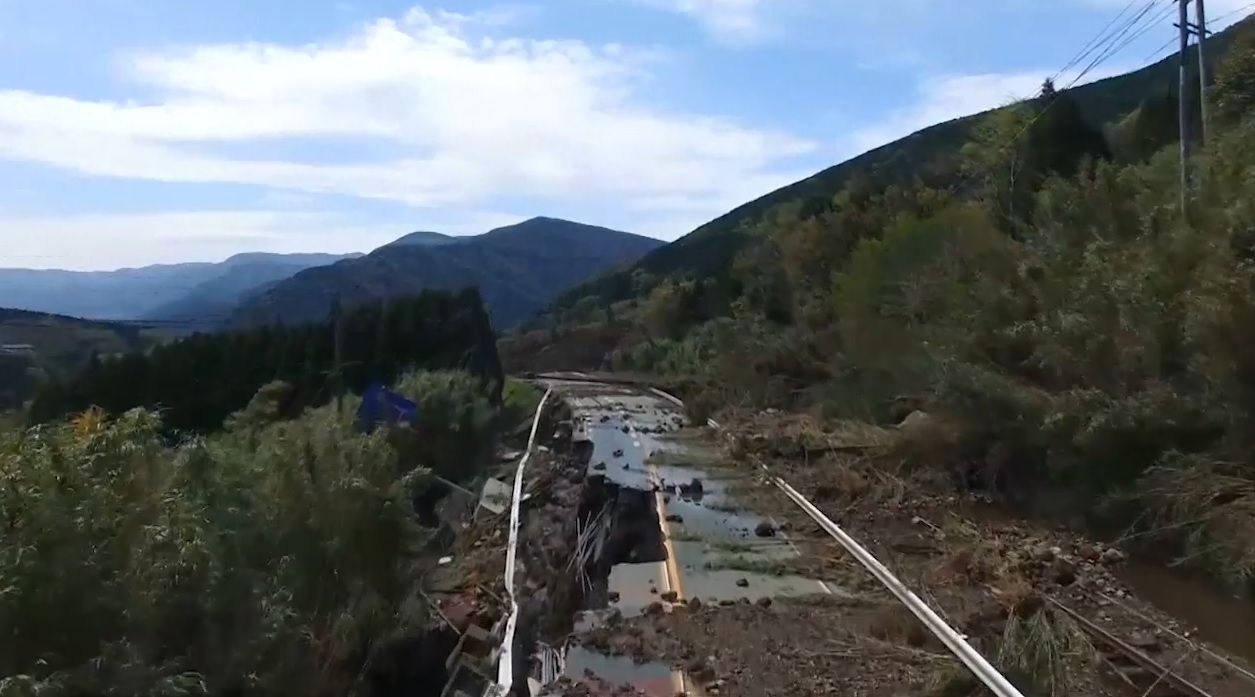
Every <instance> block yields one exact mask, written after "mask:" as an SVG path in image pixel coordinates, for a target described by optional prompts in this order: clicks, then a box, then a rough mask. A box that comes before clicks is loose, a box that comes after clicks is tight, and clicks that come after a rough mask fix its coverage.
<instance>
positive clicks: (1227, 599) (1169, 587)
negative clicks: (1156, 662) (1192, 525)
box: [962, 504, 1255, 666]
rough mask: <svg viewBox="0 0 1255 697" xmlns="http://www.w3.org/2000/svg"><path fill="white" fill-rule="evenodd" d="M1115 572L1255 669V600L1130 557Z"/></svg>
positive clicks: (1009, 518) (1007, 517) (968, 510)
mask: <svg viewBox="0 0 1255 697" xmlns="http://www.w3.org/2000/svg"><path fill="white" fill-rule="evenodd" d="M962 513H963V515H966V516H969V517H971V518H973V519H976V520H980V521H985V522H991V523H1006V522H1015V521H1018V520H1022V517H1021V516H1019V515H1017V514H1015V513H1013V512H1011V511H1008V510H1007V509H1005V508H1004V507H1003V506H1001V505H998V504H981V505H974V506H969V507H965V508H964V509H962ZM1113 571H1114V572H1115V574H1116V575H1117V576H1118V577H1119V578H1120V580H1121V581H1123V582H1124V583H1125V584H1127V585H1128V587H1129V588H1130V589H1131V590H1132V591H1133V592H1134V594H1135V595H1137V597H1139V598H1141V599H1143V600H1145V601H1146V602H1148V603H1150V604H1151V605H1154V606H1155V607H1157V608H1159V609H1160V610H1162V611H1163V612H1166V613H1167V614H1169V615H1171V616H1172V617H1174V618H1176V619H1177V620H1178V621H1180V622H1182V623H1184V624H1185V625H1186V626H1188V627H1191V628H1193V630H1194V632H1195V633H1196V634H1197V636H1198V637H1200V638H1202V639H1203V640H1204V641H1207V642H1210V643H1212V644H1215V645H1216V646H1219V647H1221V648H1223V649H1225V650H1226V651H1229V652H1231V653H1232V654H1233V655H1235V656H1238V657H1241V658H1243V659H1245V660H1246V662H1247V663H1248V664H1250V665H1251V666H1255V602H1253V601H1251V600H1248V599H1244V598H1241V597H1238V596H1236V595H1234V594H1231V593H1226V592H1224V591H1223V590H1221V589H1219V588H1217V587H1216V586H1215V585H1214V584H1212V583H1210V582H1208V581H1207V580H1205V579H1201V578H1198V577H1196V576H1192V575H1190V574H1188V573H1186V572H1184V571H1181V570H1179V569H1174V568H1170V567H1166V566H1164V565H1162V564H1157V563H1150V562H1144V561H1138V560H1136V559H1130V560H1129V561H1127V562H1125V563H1124V564H1121V565H1120V566H1118V567H1115V568H1114V569H1113Z"/></svg>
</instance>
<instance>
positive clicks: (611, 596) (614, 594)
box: [606, 591, 619, 603]
mask: <svg viewBox="0 0 1255 697" xmlns="http://www.w3.org/2000/svg"><path fill="white" fill-rule="evenodd" d="M606 598H607V599H608V600H609V601H610V602H612V603H617V602H619V591H610V592H609V593H607V594H606Z"/></svg>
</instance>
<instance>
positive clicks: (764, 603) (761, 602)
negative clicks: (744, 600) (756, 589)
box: [755, 596, 771, 608]
mask: <svg viewBox="0 0 1255 697" xmlns="http://www.w3.org/2000/svg"><path fill="white" fill-rule="evenodd" d="M755 604H756V605H758V607H764V608H766V607H771V598H768V597H766V596H764V597H762V598H759V599H758V602H757V603H755Z"/></svg>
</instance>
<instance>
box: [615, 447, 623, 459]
mask: <svg viewBox="0 0 1255 697" xmlns="http://www.w3.org/2000/svg"><path fill="white" fill-rule="evenodd" d="M614 456H615V457H623V448H619V449H618V450H615V451H614Z"/></svg>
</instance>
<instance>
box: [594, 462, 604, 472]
mask: <svg viewBox="0 0 1255 697" xmlns="http://www.w3.org/2000/svg"><path fill="white" fill-rule="evenodd" d="M605 469H606V463H604V462H598V463H597V464H595V465H593V470H594V471H597V472H603V471H605Z"/></svg>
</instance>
